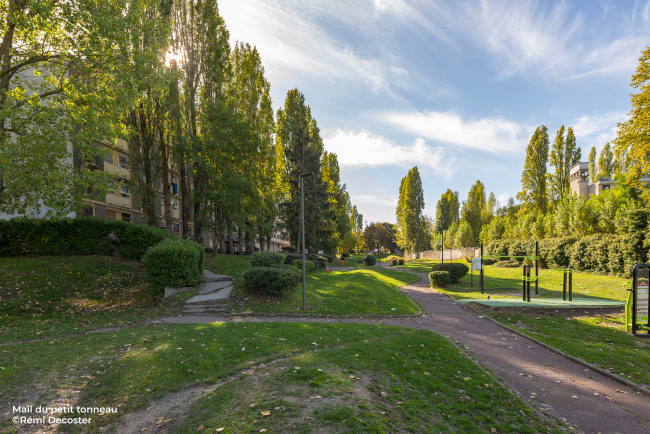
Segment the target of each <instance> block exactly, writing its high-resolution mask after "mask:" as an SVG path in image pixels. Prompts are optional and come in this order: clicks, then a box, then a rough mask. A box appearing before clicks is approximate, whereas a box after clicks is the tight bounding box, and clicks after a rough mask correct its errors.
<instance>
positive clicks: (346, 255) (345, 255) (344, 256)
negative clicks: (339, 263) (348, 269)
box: [341, 253, 350, 259]
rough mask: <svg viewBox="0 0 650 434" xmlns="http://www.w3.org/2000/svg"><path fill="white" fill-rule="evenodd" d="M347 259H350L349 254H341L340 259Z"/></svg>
mask: <svg viewBox="0 0 650 434" xmlns="http://www.w3.org/2000/svg"><path fill="white" fill-rule="evenodd" d="M349 257H350V254H349V253H343V254H342V255H341V258H343V259H345V258H349Z"/></svg>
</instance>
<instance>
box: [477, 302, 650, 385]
mask: <svg viewBox="0 0 650 434" xmlns="http://www.w3.org/2000/svg"><path fill="white" fill-rule="evenodd" d="M472 310H474V309H472ZM475 312H476V311H475ZM485 318H486V319H487V320H489V321H491V322H493V323H494V324H496V325H498V326H501V327H503V328H504V329H506V330H508V331H510V332H512V333H514V334H516V335H518V336H521V337H522V338H526V339H528V340H529V341H532V342H535V343H536V344H537V345H541V346H542V347H544V348H546V349H547V350H550V351H552V352H554V353H555V354H557V355H559V356H562V357H564V358H565V359H568V360H571V361H572V362H576V363H578V364H580V365H582V366H584V367H586V368H589V369H591V370H592V371H595V372H598V373H599V374H601V375H604V376H605V377H608V378H611V379H612V380H614V381H617V382H619V383H621V384H624V385H626V386H627V387H629V388H631V389H633V390H637V391H639V392H641V393H643V394H644V395H647V396H650V390H649V389H646V388H645V387H643V386H641V385H639V384H637V383H634V382H632V381H630V380H626V379H625V378H622V377H619V376H618V375H616V374H612V373H611V372H608V371H606V370H604V369H602V368H599V367H598V366H595V365H592V364H591V363H589V362H585V361H584V360H582V359H579V358H577V357H574V356H572V355H570V354H567V353H564V352H562V351H560V350H558V349H557V348H554V347H552V346H550V345H548V344H545V343H544V342H542V341H539V340H537V339H535V338H533V337H531V336H528V335H527V334H525V333H522V332H520V331H519V330H515V329H513V328H510V327H508V326H506V325H503V324H501V323H500V322H499V321H497V320H495V319H494V318H491V317H490V316H488V315H485Z"/></svg>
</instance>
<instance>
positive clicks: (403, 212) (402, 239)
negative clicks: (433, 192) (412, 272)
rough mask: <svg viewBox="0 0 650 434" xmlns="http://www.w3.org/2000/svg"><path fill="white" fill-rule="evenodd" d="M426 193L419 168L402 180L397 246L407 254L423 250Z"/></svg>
mask: <svg viewBox="0 0 650 434" xmlns="http://www.w3.org/2000/svg"><path fill="white" fill-rule="evenodd" d="M423 210H424V192H423V191H422V180H421V178H420V172H419V171H418V168H417V166H415V167H413V168H412V169H411V170H409V172H408V174H407V175H406V176H405V177H404V178H402V181H401V184H400V187H399V198H398V201H397V209H396V211H395V216H396V220H397V224H396V226H397V229H396V239H397V245H398V246H399V247H400V248H401V249H404V250H406V251H407V252H415V251H418V250H419V249H422V248H423V246H424V241H425V234H424V225H423V218H422V211H423Z"/></svg>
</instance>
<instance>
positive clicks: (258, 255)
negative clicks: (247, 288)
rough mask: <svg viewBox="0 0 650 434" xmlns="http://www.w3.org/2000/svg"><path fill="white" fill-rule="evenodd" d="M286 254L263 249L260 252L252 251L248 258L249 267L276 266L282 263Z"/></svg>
mask: <svg viewBox="0 0 650 434" xmlns="http://www.w3.org/2000/svg"><path fill="white" fill-rule="evenodd" d="M285 257H286V255H285V254H284V253H280V252H273V251H271V250H263V251H261V252H253V254H252V255H251V259H250V264H251V267H277V266H278V265H280V264H284V261H285Z"/></svg>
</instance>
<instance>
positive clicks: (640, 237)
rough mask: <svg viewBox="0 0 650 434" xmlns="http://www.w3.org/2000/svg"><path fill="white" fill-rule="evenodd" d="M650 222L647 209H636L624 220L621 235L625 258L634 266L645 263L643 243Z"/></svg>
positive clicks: (645, 253)
mask: <svg viewBox="0 0 650 434" xmlns="http://www.w3.org/2000/svg"><path fill="white" fill-rule="evenodd" d="M649 222H650V211H648V210H647V209H637V210H634V211H631V212H630V213H629V214H628V215H627V217H626V219H625V223H624V224H623V227H622V228H621V233H622V234H623V239H624V240H625V244H624V246H625V248H624V252H625V256H626V257H627V258H629V262H630V263H632V264H636V263H638V262H643V263H645V262H647V259H648V251H647V249H646V248H645V247H644V244H645V243H644V241H645V237H646V233H647V232H648V227H649V226H650V225H649Z"/></svg>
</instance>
